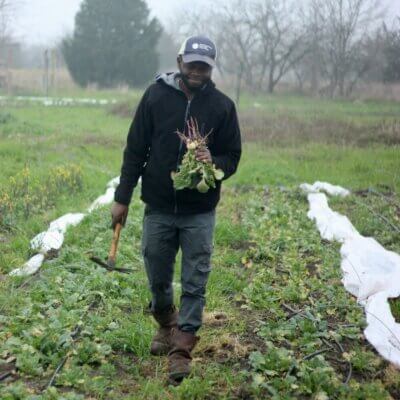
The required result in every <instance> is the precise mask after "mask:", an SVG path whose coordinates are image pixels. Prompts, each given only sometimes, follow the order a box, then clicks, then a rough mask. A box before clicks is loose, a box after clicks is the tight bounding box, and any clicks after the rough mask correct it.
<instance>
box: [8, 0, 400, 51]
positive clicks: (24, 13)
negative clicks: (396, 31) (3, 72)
mask: <svg viewBox="0 0 400 400" xmlns="http://www.w3.org/2000/svg"><path fill="white" fill-rule="evenodd" d="M81 2H82V0H29V1H28V0H22V1H21V2H20V5H19V6H17V8H16V9H15V14H16V15H15V18H14V21H13V27H12V30H11V31H12V33H13V35H14V37H15V38H16V39H17V40H18V41H20V42H24V43H26V44H42V45H51V44H54V43H55V42H57V41H59V40H60V39H61V38H62V37H63V36H64V35H65V34H66V33H68V32H71V31H72V29H73V25H74V16H75V14H76V12H77V11H78V9H79V6H80V3H81ZM204 3H205V0H168V1H165V0H147V4H148V5H149V8H150V9H151V11H152V14H153V15H155V16H156V17H157V18H159V20H160V21H161V22H162V23H163V24H164V25H166V26H168V27H170V26H171V21H172V20H173V18H174V15H176V13H178V12H179V11H180V10H182V9H186V10H190V8H191V7H196V6H200V5H202V4H204ZM382 4H383V5H385V6H387V16H386V20H387V21H388V22H389V23H390V22H391V21H392V20H393V19H394V17H395V16H396V15H397V16H400V1H399V0H382Z"/></svg>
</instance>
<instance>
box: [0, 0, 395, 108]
mask: <svg viewBox="0 0 400 400" xmlns="http://www.w3.org/2000/svg"><path fill="white" fill-rule="evenodd" d="M10 4H11V0H0V28H1V29H0V45H1V43H2V41H3V42H4V41H5V39H6V38H7V37H9V29H8V28H9V24H7V21H9V18H8V13H7V12H6V11H7V10H9V7H10ZM383 11H384V10H383V9H382V6H381V1H380V0H307V1H302V2H298V1H296V0H247V1H244V2H243V1H240V0H216V1H215V2H213V3H212V5H211V6H204V7H202V8H200V9H197V10H196V9H195V8H194V7H191V9H190V11H189V12H186V13H185V12H183V13H180V14H178V15H177V18H176V23H175V24H174V25H173V28H170V29H169V30H168V32H167V31H165V30H163V28H162V26H161V24H160V22H159V21H158V20H157V19H156V18H152V17H150V11H149V8H148V6H147V4H146V2H145V1H144V0H83V2H82V4H81V7H80V10H79V12H78V13H77V15H76V18H75V28H74V32H73V33H72V34H71V35H69V36H67V37H66V38H64V40H63V41H62V44H61V49H62V53H63V56H64V59H65V61H66V64H67V66H68V69H69V71H70V73H71V75H72V77H73V78H74V80H75V81H76V82H77V83H78V84H79V85H81V86H87V85H89V84H93V83H95V84H97V85H99V86H100V87H112V86H116V85H120V84H127V85H129V86H132V87H137V86H143V85H145V84H146V83H148V82H149V81H150V80H151V79H152V78H153V77H154V75H155V74H156V72H158V69H159V65H160V53H161V57H162V58H165V57H166V53H171V54H172V53H174V52H176V51H177V45H176V43H180V42H181V41H182V40H183V38H184V37H186V36H189V35H192V34H206V35H208V36H211V37H212V38H213V39H214V40H215V41H216V43H217V46H218V48H219V56H218V61H217V68H218V71H219V74H220V76H221V78H222V79H223V80H225V81H226V82H229V83H231V82H233V85H234V88H235V92H236V100H238V99H239V96H240V93H241V91H242V90H243V89H246V90H250V91H251V92H260V91H262V92H269V93H273V92H274V91H275V90H276V88H277V85H278V84H279V83H280V82H282V81H291V82H292V84H293V83H295V84H296V85H297V88H298V89H299V90H301V91H303V90H307V91H309V92H310V93H312V94H315V95H325V96H329V97H335V96H340V97H344V96H350V95H351V94H352V92H353V91H354V89H355V88H356V86H357V84H358V83H359V82H360V81H363V82H384V83H390V82H400V18H397V21H396V22H395V23H394V24H393V26H387V25H385V24H384V22H383V21H384V13H383ZM6 28H7V29H6ZM160 43H161V46H160V45H159V44H160ZM0 47H1V46H0ZM0 50H1V49H0ZM173 56H175V54H172V57H171V59H173Z"/></svg>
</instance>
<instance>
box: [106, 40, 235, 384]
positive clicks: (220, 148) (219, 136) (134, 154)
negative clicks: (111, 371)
mask: <svg viewBox="0 0 400 400" xmlns="http://www.w3.org/2000/svg"><path fill="white" fill-rule="evenodd" d="M216 54H217V52H216V47H215V45H214V43H213V42H212V41H211V40H210V39H208V38H206V37H203V36H193V37H190V38H188V39H187V40H185V42H184V43H183V45H182V47H181V50H180V51H179V54H178V59H177V62H178V68H179V72H177V73H168V74H161V75H159V76H158V77H157V78H156V83H154V84H152V85H151V86H150V87H149V88H148V89H147V90H146V91H145V93H144V95H143V97H142V99H141V101H140V103H139V105H138V107H137V110H136V113H135V117H134V119H133V122H132V125H131V127H130V130H129V133H128V138H127V144H126V147H125V150H124V155H123V164H122V168H121V177H120V184H119V186H118V187H117V189H116V192H115V198H114V200H115V202H114V204H113V206H112V210H111V214H112V226H113V227H114V226H115V225H116V223H117V222H121V223H122V224H125V221H126V218H127V215H128V206H129V203H130V200H131V197H132V191H133V188H134V187H135V186H136V184H137V182H138V179H139V177H140V176H141V177H142V190H141V199H142V200H143V201H144V203H145V211H144V217H143V235H142V254H143V258H144V263H145V268H146V273H147V277H148V280H149V286H150V290H151V293H152V301H151V303H150V305H149V308H150V311H151V313H152V315H153V316H154V318H155V320H156V321H157V322H158V324H159V326H160V328H159V330H158V332H157V334H156V335H155V337H154V338H153V341H152V343H151V353H152V354H154V355H163V354H168V364H169V380H170V382H171V383H172V384H179V383H180V382H181V381H182V379H183V378H185V377H187V376H188V375H189V373H190V361H191V359H192V358H191V351H192V350H193V348H194V346H195V345H196V343H197V341H198V340H199V337H198V336H196V332H197V331H198V329H199V328H200V327H201V324H202V312H203V308H204V305H205V291H206V284H207V280H208V275H209V272H210V269H211V264H210V259H211V254H212V249H213V232H214V226H215V208H216V206H217V203H218V201H219V198H220V189H221V182H220V181H217V182H216V188H215V189H210V190H209V191H208V192H207V193H200V192H199V191H198V190H193V189H183V190H179V191H176V190H174V187H173V181H172V178H171V172H172V171H177V170H178V168H179V165H180V163H181V160H182V158H183V156H184V154H185V151H186V148H185V144H184V143H183V142H182V141H181V139H180V138H179V137H178V135H177V133H176V132H177V130H179V131H181V132H187V129H188V121H189V119H190V118H193V119H195V120H196V121H197V123H198V126H199V130H200V133H201V134H202V135H206V134H208V133H209V132H210V131H212V132H211V134H210V135H209V136H208V141H207V143H208V146H207V148H205V149H204V148H203V149H198V150H197V152H196V158H197V160H198V161H201V162H204V163H213V164H215V166H216V168H219V169H222V170H223V172H224V174H225V175H224V179H227V178H229V177H230V176H231V175H232V174H234V173H235V171H236V168H237V165H238V163H239V160H240V156H241V136H240V129H239V125H238V120H237V114H236V109H235V106H234V103H233V102H232V101H231V100H230V99H229V98H228V97H227V96H225V95H224V94H223V93H221V92H220V91H219V90H217V89H216V88H215V84H214V83H213V82H212V80H211V75H212V69H213V67H214V66H215V60H216ZM179 247H180V248H181V250H182V272H181V285H182V294H181V298H180V307H179V312H178V310H177V309H176V308H175V306H174V304H173V287H172V280H173V272H174V263H175V257H176V254H177V252H178V249H179Z"/></svg>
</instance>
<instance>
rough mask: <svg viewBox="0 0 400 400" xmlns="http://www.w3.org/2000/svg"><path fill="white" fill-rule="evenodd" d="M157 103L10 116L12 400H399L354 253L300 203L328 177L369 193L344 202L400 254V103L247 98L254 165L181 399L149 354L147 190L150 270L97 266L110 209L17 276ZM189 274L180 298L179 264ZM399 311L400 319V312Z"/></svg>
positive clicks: (0, 290)
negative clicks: (362, 301)
mask: <svg viewBox="0 0 400 400" xmlns="http://www.w3.org/2000/svg"><path fill="white" fill-rule="evenodd" d="M61 95H62V94H60V96H61ZM78 95H79V96H80V97H90V96H91V94H90V93H89V94H88V93H83V92H80V93H78ZM139 95H140V94H139V93H123V94H121V95H119V94H118V93H102V92H100V93H96V97H97V98H116V99H117V100H118V101H120V102H121V103H119V104H118V105H113V106H106V107H93V106H80V107H44V106H40V105H34V104H26V103H25V102H23V103H21V104H20V105H16V106H15V105H14V106H12V107H11V106H7V105H6V106H5V107H3V108H2V109H1V110H0V169H1V171H2V172H1V174H0V376H1V373H2V368H5V367H4V363H6V361H8V363H9V364H12V363H15V364H16V372H15V373H14V374H12V375H11V376H10V377H8V378H7V379H5V380H3V381H2V382H1V384H2V385H3V386H2V387H0V398H2V399H3V398H4V399H58V398H65V399H84V398H98V399H108V398H118V399H119V398H121V399H136V398H138V399H139V398H146V399H147V398H148V399H175V398H176V399H216V398H218V399H219V398H220V399H252V398H254V399H261V398H274V399H310V398H313V399H328V398H329V399H390V398H394V399H396V398H399V396H400V376H399V374H398V372H396V370H395V369H394V368H393V367H391V366H390V365H388V364H387V363H386V362H385V361H383V360H382V359H381V358H380V357H379V356H377V354H376V352H375V351H374V349H373V348H372V347H371V346H370V345H369V344H368V343H367V342H366V341H365V339H364V338H363V335H362V328H363V326H364V317H363V311H362V309H360V308H359V306H358V305H357V303H356V302H355V299H354V298H353V297H352V296H351V295H349V294H348V293H346V292H345V290H344V288H343V287H342V284H341V282H340V270H339V264H340V255H339V245H338V244H335V243H327V242H325V241H323V240H321V238H320V237H319V234H318V232H317V230H316V228H315V226H314V224H313V223H312V222H310V221H309V220H308V219H307V217H306V213H307V208H308V205H307V201H306V198H305V196H304V195H303V194H302V193H301V192H300V191H299V190H298V185H299V184H300V183H302V182H310V183H312V182H314V181H315V180H326V181H329V182H331V183H334V184H340V185H343V186H345V187H347V188H349V189H351V190H352V191H353V194H352V195H351V196H350V197H349V198H346V199H333V200H332V201H331V205H332V207H333V208H335V209H336V210H339V211H340V212H342V213H344V214H346V215H348V216H349V218H350V219H351V221H352V222H353V223H354V225H355V226H356V227H357V228H358V229H359V231H360V233H362V234H364V235H367V236H374V237H375V238H376V239H377V240H378V241H379V242H380V243H382V244H383V245H384V246H385V247H387V248H388V249H391V250H394V251H396V252H400V235H399V233H398V231H397V230H396V229H395V228H396V227H399V226H400V199H399V194H400V175H399V174H400V147H399V143H400V111H399V109H400V108H399V106H398V104H396V103H389V102H339V101H317V100H312V99H307V98H299V97H297V98H296V97H262V98H254V97H251V96H250V95H247V96H245V97H244V98H243V102H242V104H241V106H240V120H241V124H242V129H243V136H244V139H245V144H244V152H243V158H242V161H241V164H240V168H239V170H238V172H237V174H236V175H235V176H234V177H232V178H231V179H230V180H228V181H227V182H225V185H224V190H223V196H222V201H221V204H220V206H219V208H218V213H217V227H216V238H215V244H216V247H215V254H214V257H213V271H212V273H211V275H210V281H209V285H208V287H207V306H206V310H205V311H206V313H205V323H204V327H203V328H202V329H201V330H200V331H199V335H200V336H201V341H200V343H199V345H198V347H197V348H196V351H195V353H194V357H195V360H194V371H193V377H192V378H190V379H188V380H186V381H185V382H184V383H183V384H182V385H181V386H180V387H178V388H172V387H168V386H166V384H165V381H166V359H165V358H155V357H153V356H150V355H149V350H148V348H149V344H150V340H151V337H152V334H153V333H154V331H155V324H154V323H153V322H152V320H151V318H150V316H149V315H147V314H146V313H145V312H144V310H145V308H146V305H147V304H148V300H149V292H148V290H147V286H146V285H147V282H146V277H145V274H144V270H143V267H142V260H141V256H140V238H141V220H142V212H143V206H142V204H141V203H140V200H139V193H138V191H136V192H135V195H134V199H133V202H132V206H131V212H130V215H129V220H128V223H127V226H126V229H125V230H124V231H123V234H122V238H121V244H120V251H119V259H118V263H119V265H120V266H125V267H128V268H132V269H133V270H134V271H133V273H132V274H130V275H119V274H116V273H107V272H105V271H104V270H103V269H100V268H98V267H96V266H95V265H94V264H93V263H91V261H89V260H88V254H89V253H91V252H94V253H95V254H99V255H105V254H106V252H107V250H108V246H109V242H110V240H111V234H112V232H111V230H110V229H109V224H110V216H109V214H110V212H109V207H108V206H106V207H104V208H102V209H99V210H97V211H95V212H94V213H93V214H91V215H90V216H88V217H87V218H86V219H85V220H84V221H83V222H82V223H81V224H80V225H79V226H78V227H76V228H72V229H70V230H69V231H68V233H67V235H66V238H65V242H64V246H63V248H62V249H61V251H60V254H59V256H58V257H57V258H54V259H52V260H47V261H46V262H45V264H44V265H43V267H42V269H41V270H40V273H39V274H37V275H35V276H34V277H33V278H31V279H29V280H27V279H26V278H25V279H24V278H10V277H8V276H7V275H6V274H7V273H8V272H9V271H11V270H12V269H13V268H16V267H18V266H20V265H21V264H23V263H24V262H25V261H26V260H27V259H28V258H29V257H30V256H31V255H33V253H32V250H30V249H29V241H30V239H31V238H32V237H33V236H35V235H36V234H37V233H39V232H41V231H43V230H45V229H46V228H47V226H48V224H49V222H51V221H52V220H54V219H55V218H57V217H59V216H61V215H63V214H65V213H67V212H82V211H85V210H86V209H87V207H88V206H89V205H90V203H91V202H92V201H93V200H94V199H95V198H96V197H97V196H98V195H100V194H102V193H103V192H104V190H105V185H106V183H107V182H108V181H109V180H110V179H111V178H113V177H114V176H117V175H118V173H119V168H120V163H121V156H122V149H123V146H124V143H125V139H126V134H127V130H128V128H129V124H130V118H129V116H130V115H132V113H133V110H134V105H135V103H136V102H137V99H138V98H139ZM371 209H372V210H373V211H374V212H371ZM382 216H383V217H385V218H386V221H390V224H388V223H387V222H385V221H383V220H382ZM176 266H177V268H176V274H175V280H176V285H175V287H176V291H175V296H176V300H177V301H178V299H179V294H180V285H179V268H180V267H179V258H178V262H177V265H176ZM393 311H394V312H395V314H396V315H397V317H398V318H399V319H400V306H399V304H398V302H396V301H395V302H393ZM320 351H321V352H320ZM62 361H65V365H64V367H63V368H62V370H61V372H60V373H59V374H58V375H57V377H56V379H55V381H54V385H53V386H52V387H50V388H47V386H48V384H49V382H50V380H51V378H52V376H53V374H54V372H55V370H56V368H57V366H58V365H60V363H61V362H62Z"/></svg>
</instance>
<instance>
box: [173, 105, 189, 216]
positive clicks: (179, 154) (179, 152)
mask: <svg viewBox="0 0 400 400" xmlns="http://www.w3.org/2000/svg"><path fill="white" fill-rule="evenodd" d="M192 99H193V98H192ZM191 102H192V100H188V101H187V104H186V110H185V119H184V122H183V132H185V129H186V123H187V120H188V117H189V111H190V103H191ZM181 150H182V140H180V141H179V151H178V158H177V160H176V171H178V168H179V158H180V156H181ZM174 197H175V208H174V213H175V214H177V212H178V201H177V198H176V197H177V196H176V189H175V188H174Z"/></svg>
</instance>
